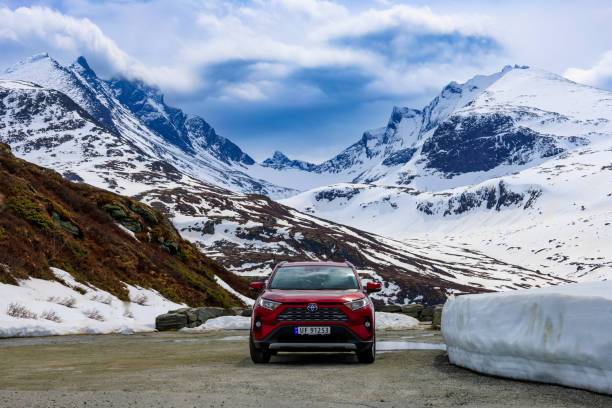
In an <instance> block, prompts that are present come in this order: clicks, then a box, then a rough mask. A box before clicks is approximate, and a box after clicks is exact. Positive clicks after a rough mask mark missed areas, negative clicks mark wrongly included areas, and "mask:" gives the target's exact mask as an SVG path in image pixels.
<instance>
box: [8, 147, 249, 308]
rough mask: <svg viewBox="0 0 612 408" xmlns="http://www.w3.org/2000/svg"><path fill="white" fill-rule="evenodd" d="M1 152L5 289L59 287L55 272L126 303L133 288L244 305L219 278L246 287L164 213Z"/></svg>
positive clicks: (194, 301) (198, 302) (197, 302)
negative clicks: (20, 284)
mask: <svg viewBox="0 0 612 408" xmlns="http://www.w3.org/2000/svg"><path fill="white" fill-rule="evenodd" d="M0 147H2V148H1V149H0V265H6V266H7V267H6V268H5V267H2V268H0V282H3V283H10V284H17V280H18V279H23V278H27V277H36V278H41V279H54V280H57V279H56V277H55V275H54V274H53V273H52V272H51V270H50V269H49V268H50V267H52V266H53V267H57V268H61V269H63V270H66V271H68V272H69V273H70V274H72V275H73V276H74V277H75V278H76V279H77V280H78V281H79V282H81V283H83V284H85V285H93V286H96V287H98V288H100V289H102V290H105V291H107V292H110V293H112V294H113V295H115V296H117V297H118V298H119V299H121V300H129V296H128V291H127V289H126V287H125V285H124V284H123V283H122V282H126V283H129V284H132V285H137V286H140V287H144V288H152V289H155V290H157V291H158V292H160V293H161V294H162V295H163V296H165V297H166V298H168V299H170V300H173V301H176V302H185V303H187V304H189V305H190V306H204V305H212V306H224V307H229V306H236V305H239V304H241V302H240V300H239V299H237V298H236V297H234V296H233V295H231V294H230V293H228V292H227V291H225V290H224V289H223V288H221V287H220V286H219V285H217V283H216V282H215V281H214V275H219V277H221V279H223V280H225V281H227V282H228V283H230V284H232V286H233V285H234V284H235V285H236V286H238V287H240V288H242V289H243V290H244V292H246V288H247V285H248V284H247V282H246V281H244V280H242V279H241V278H240V277H237V276H235V275H233V274H232V273H230V272H228V271H227V270H226V269H225V268H223V267H222V266H220V265H219V264H218V263H217V262H215V261H213V260H211V259H209V258H207V257H206V256H204V255H203V254H202V253H201V252H200V251H199V250H198V249H197V248H196V247H195V246H194V245H193V244H191V243H190V242H188V241H185V240H183V239H182V238H181V237H180V235H179V234H178V232H177V231H176V229H175V228H174V227H173V226H172V224H171V223H170V221H169V220H168V219H167V218H166V217H165V216H164V215H163V214H162V213H160V212H159V211H156V210H154V209H152V208H150V207H148V206H146V205H144V204H142V203H140V202H138V201H136V200H134V199H131V198H128V197H123V196H120V195H117V194H114V193H111V192H108V191H104V190H100V189H97V188H94V187H91V186H89V185H86V184H76V183H72V182H70V181H67V180H65V179H63V178H62V177H61V176H60V175H59V174H57V173H56V172H54V171H52V170H49V169H45V168H42V167H38V166H36V165H33V164H31V163H27V162H25V161H23V160H20V159H17V158H15V157H14V156H13V155H12V154H11V153H10V150H9V149H8V147H7V146H6V145H3V146H0ZM117 224H121V225H122V226H123V227H125V228H127V229H129V230H131V231H133V232H134V233H135V234H136V237H137V240H135V239H133V238H132V237H131V236H129V235H128V234H126V233H125V232H124V231H123V230H122V229H121V228H119V226H118V225H117ZM56 303H60V302H56ZM69 307H70V306H69Z"/></svg>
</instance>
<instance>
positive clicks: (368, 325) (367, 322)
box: [363, 320, 372, 329]
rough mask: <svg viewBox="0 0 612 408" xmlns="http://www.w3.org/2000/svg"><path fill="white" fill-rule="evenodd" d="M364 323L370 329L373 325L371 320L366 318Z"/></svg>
mask: <svg viewBox="0 0 612 408" xmlns="http://www.w3.org/2000/svg"><path fill="white" fill-rule="evenodd" d="M363 325H364V326H365V327H366V329H369V328H370V326H372V324H371V323H370V321H369V320H366V322H365V323H364V324H363Z"/></svg>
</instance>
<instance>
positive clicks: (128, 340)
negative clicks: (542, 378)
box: [0, 330, 612, 408]
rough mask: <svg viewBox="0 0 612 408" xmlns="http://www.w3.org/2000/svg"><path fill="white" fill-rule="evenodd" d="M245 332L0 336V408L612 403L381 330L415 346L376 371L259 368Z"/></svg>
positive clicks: (299, 365)
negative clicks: (504, 375)
mask: <svg viewBox="0 0 612 408" xmlns="http://www.w3.org/2000/svg"><path fill="white" fill-rule="evenodd" d="M247 335H248V333H247V332H242V331H224V332H215V333H205V334H183V333H150V334H135V335H130V336H124V335H106V336H65V337H46V338H29V339H4V340H0V407H11V408H17V407H45V408H47V407H48V408H55V407H79V408H81V407H83V408H85V407H86V408H92V407H94V408H97V407H100V408H102V407H104V408H108V407H134V408H139V407H175V408H183V407H189V408H192V407H228V408H229V407H287V406H291V407H292V408H299V407H308V408H316V407H455V406H466V407H500V406H508V407H529V408H532V407H584V406H588V407H610V406H612V397H610V396H605V395H599V394H594V393H591V392H587V391H581V390H574V389H570V388H564V387H559V386H554V385H545V384H535V383H529V382H521V381H511V380H506V379H501V378H495V377H489V376H484V375H480V374H477V373H474V372H471V371H469V370H465V369H462V368H458V367H455V366H453V365H451V364H449V362H448V358H447V357H446V355H445V351H444V350H440V348H441V347H442V346H441V345H442V343H443V342H442V338H441V337H440V335H439V333H437V332H432V331H425V330H403V331H379V332H378V341H379V348H384V349H396V348H398V347H411V348H417V349H413V350H399V351H393V350H388V351H384V352H381V353H380V354H378V357H377V361H376V363H374V364H373V365H361V364H358V363H357V361H356V358H355V356H354V355H351V354H318V355H315V354H301V353H299V354H279V355H278V356H275V357H273V358H272V361H271V363H270V364H268V365H257V366H256V365H254V364H252V363H251V360H250V358H249V354H248V337H247ZM429 347H431V348H432V349H428V348H429ZM436 348H437V349H436Z"/></svg>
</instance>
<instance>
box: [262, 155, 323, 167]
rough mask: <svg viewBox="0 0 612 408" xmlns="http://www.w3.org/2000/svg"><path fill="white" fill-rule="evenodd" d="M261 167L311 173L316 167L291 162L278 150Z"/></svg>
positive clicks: (303, 162)
mask: <svg viewBox="0 0 612 408" xmlns="http://www.w3.org/2000/svg"><path fill="white" fill-rule="evenodd" d="M261 165H262V166H263V167H271V168H273V169H277V170H280V169H286V168H297V169H300V170H306V171H311V170H313V169H314V168H316V167H317V166H316V165H315V164H312V163H308V162H305V161H302V160H291V159H289V158H288V157H287V156H286V155H285V154H284V153H283V152H281V151H280V150H276V151H275V152H274V154H273V155H272V157H271V158H268V159H266V160H264V161H263V162H262V163H261Z"/></svg>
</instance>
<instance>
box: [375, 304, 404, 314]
mask: <svg viewBox="0 0 612 408" xmlns="http://www.w3.org/2000/svg"><path fill="white" fill-rule="evenodd" d="M378 311H380V312H387V313H400V312H401V311H402V307H401V306H399V305H383V306H381V307H380V309H379V310H378Z"/></svg>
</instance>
